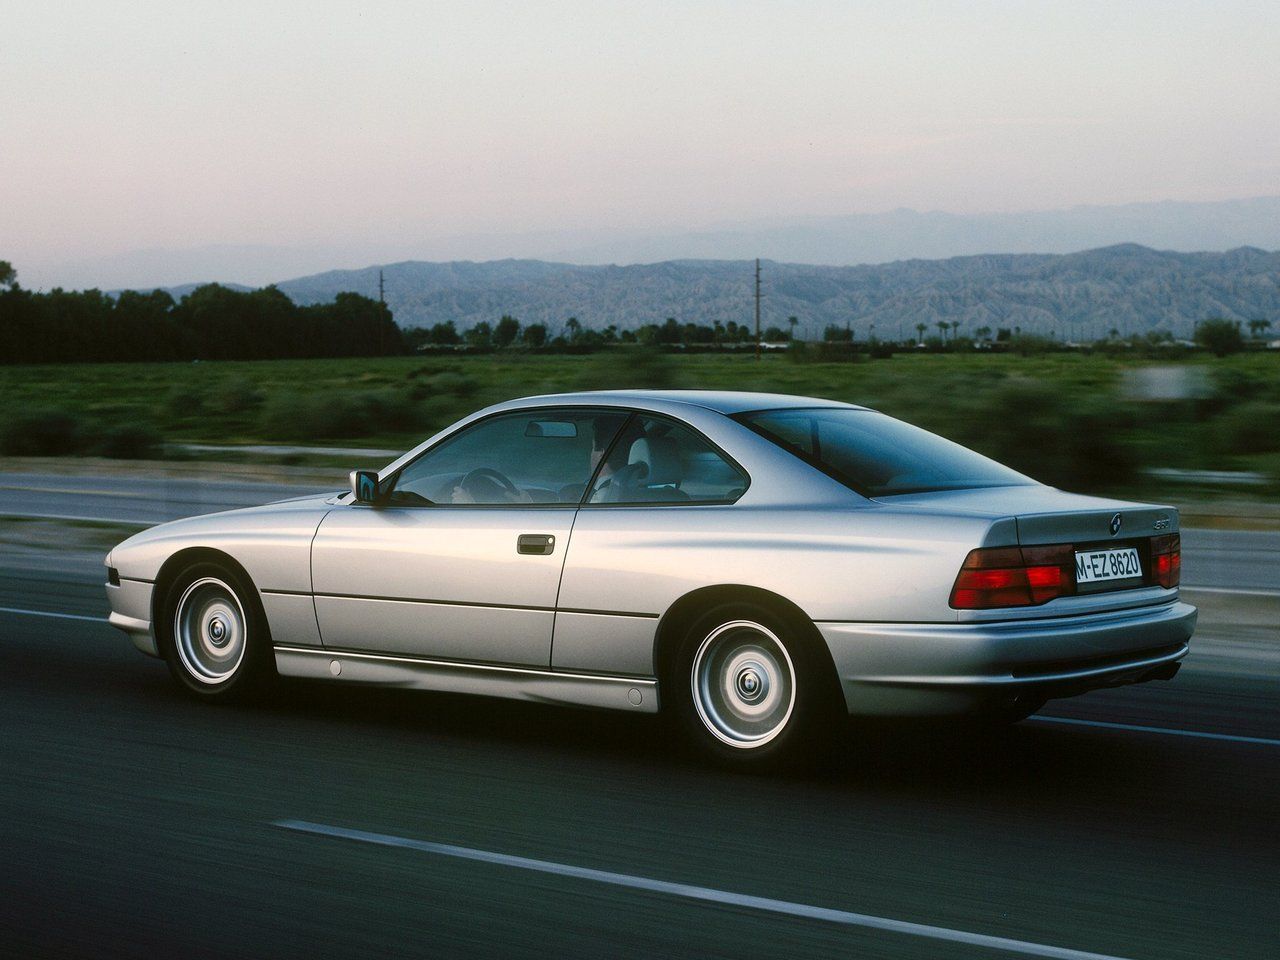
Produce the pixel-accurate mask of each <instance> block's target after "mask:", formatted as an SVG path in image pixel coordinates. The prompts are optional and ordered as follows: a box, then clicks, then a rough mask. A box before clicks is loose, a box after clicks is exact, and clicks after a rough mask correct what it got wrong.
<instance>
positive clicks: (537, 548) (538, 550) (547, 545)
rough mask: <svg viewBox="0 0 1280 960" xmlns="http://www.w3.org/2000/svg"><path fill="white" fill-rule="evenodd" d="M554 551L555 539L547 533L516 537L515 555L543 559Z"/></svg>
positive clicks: (526, 534)
mask: <svg viewBox="0 0 1280 960" xmlns="http://www.w3.org/2000/svg"><path fill="white" fill-rule="evenodd" d="M555 549H556V538H555V537H553V536H551V534H549V533H522V534H520V536H518V537H516V553H524V554H531V555H533V556H541V557H545V556H547V555H548V554H551V553H555Z"/></svg>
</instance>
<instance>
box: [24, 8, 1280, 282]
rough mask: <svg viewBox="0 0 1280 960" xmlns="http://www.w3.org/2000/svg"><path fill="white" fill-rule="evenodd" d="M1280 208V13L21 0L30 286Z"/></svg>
mask: <svg viewBox="0 0 1280 960" xmlns="http://www.w3.org/2000/svg"><path fill="white" fill-rule="evenodd" d="M1275 193H1280V3H1278V2H1276V0H1268V2H1256V3H1250V2H1231V0H1214V2H1202V3H1179V2H1171V0H1164V2H1151V3H1148V2H1131V3H1127V2H1123V0H1109V2H1102V3H1089V2H1081V0H1072V2H1068V3H1049V2H1022V3H994V2H976V0H964V2H939V0H932V2H927V3H913V2H904V0H892V2H878V3H861V2H853V0H845V2H819V0H809V2H791V3H783V2H776V3H748V2H723V3H720V2H701V0H683V2H679V3H659V2H654V0H649V2H644V3H636V2H628V3H611V2H600V0H596V2H543V3H539V2H536V0H530V2H522V3H485V2H475V0H472V2H466V3H443V2H427V0H418V2H412V3H379V2H376V0H365V2H359V3H356V2H343V3H332V4H325V3H319V2H310V3H271V2H241V0H220V2H217V3H207V4H206V3H187V2H181V0H167V2H163V3H144V2H136V0H134V2H129V3H112V2H104V0H93V2H86V3H59V2H48V0H45V2H31V0H21V2H11V0H0V259H8V260H12V261H13V262H14V263H15V265H16V266H18V268H19V273H20V274H23V271H24V267H28V271H27V272H28V273H30V272H31V269H34V270H36V271H39V270H40V269H41V265H45V264H50V263H56V262H60V261H66V260H73V259H76V258H91V257H96V256H101V255H107V254H113V253H118V252H121V251H128V250H136V249H146V248H184V247H196V246H202V245H206V244H269V245H306V244H324V245H334V244H338V245H341V244H344V243H369V242H372V241H383V240H387V239H392V240H395V241H396V242H404V243H410V244H412V243H413V242H415V241H416V240H418V239H421V240H423V241H424V242H425V241H427V240H439V238H441V237H447V236H450V235H453V234H495V235H499V236H500V235H511V234H519V233H522V232H531V231H546V230H575V229H577V230H601V229H605V230H614V229H654V230H686V229H693V228H699V227H705V226H708V225H712V224H716V223H720V222H726V221H730V222H732V221H743V220H752V219H757V218H774V217H791V216H804V215H816V214H832V213H848V212H863V211H877V210H885V209H890V208H894V207H899V206H906V207H913V208H917V209H942V210H950V211H957V212H972V211H989V210H1006V211H1007V210H1024V209H1043V208H1053V207H1062V206H1069V205H1073V204H1081V203H1090V204H1095V203H1103V204H1105V203H1123V202H1130V201H1145V200H1161V199H1175V200H1213V199H1223V198H1229V197H1243V196H1254V195H1261V194H1275ZM497 247H501V242H500V241H499V242H498V243H497ZM497 247H495V255H502V251H501V250H500V249H497Z"/></svg>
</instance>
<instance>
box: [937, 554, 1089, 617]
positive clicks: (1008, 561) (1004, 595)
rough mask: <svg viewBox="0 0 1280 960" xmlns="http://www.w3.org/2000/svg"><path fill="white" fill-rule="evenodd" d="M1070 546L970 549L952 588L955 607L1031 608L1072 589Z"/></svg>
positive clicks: (983, 608) (973, 608) (986, 608)
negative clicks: (1068, 571)
mask: <svg viewBox="0 0 1280 960" xmlns="http://www.w3.org/2000/svg"><path fill="white" fill-rule="evenodd" d="M1070 563H1071V547H1070V546H1069V545H1066V546H1054V547H1027V548H1025V549H1019V548H1018V547H998V548H995V549H981V550H971V551H969V556H967V557H966V558H965V561H964V566H963V567H961V568H960V574H959V576H957V577H956V583H955V586H954V587H952V588H951V606H952V607H954V608H955V609H957V610H989V609H992V608H994V607H1030V606H1035V605H1036V604H1041V603H1048V602H1049V601H1050V600H1052V599H1053V598H1054V597H1061V596H1064V595H1066V594H1068V593H1070V592H1071V591H1072V587H1073V586H1074V581H1073V580H1072V578H1071V577H1070V576H1069V575H1068V573H1067V570H1068V569H1069V565H1070Z"/></svg>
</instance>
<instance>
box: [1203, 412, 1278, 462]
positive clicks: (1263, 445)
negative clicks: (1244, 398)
mask: <svg viewBox="0 0 1280 960" xmlns="http://www.w3.org/2000/svg"><path fill="white" fill-rule="evenodd" d="M1214 437H1215V438H1216V442H1217V443H1218V447H1219V449H1220V450H1221V451H1222V452H1223V453H1227V454H1245V453H1276V452H1280V403H1244V404H1241V405H1240V406H1238V407H1236V408H1235V409H1234V410H1231V411H1230V412H1228V413H1226V414H1225V415H1224V416H1223V417H1222V419H1221V421H1220V422H1219V424H1218V427H1217V429H1216V430H1215V431H1214Z"/></svg>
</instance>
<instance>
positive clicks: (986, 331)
mask: <svg viewBox="0 0 1280 960" xmlns="http://www.w3.org/2000/svg"><path fill="white" fill-rule="evenodd" d="M973 333H974V336H976V337H977V338H978V339H979V340H986V339H987V338H989V337H990V336H991V328H990V327H979V328H978V329H977V330H975V331H973Z"/></svg>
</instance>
